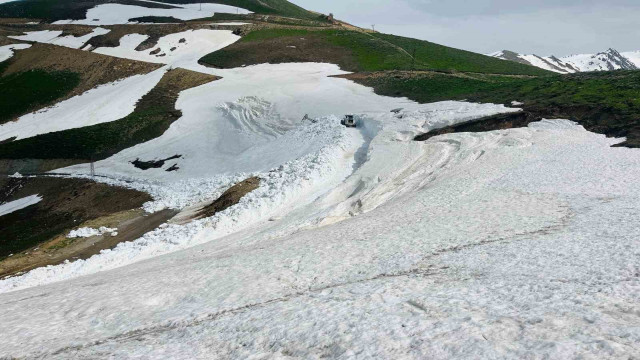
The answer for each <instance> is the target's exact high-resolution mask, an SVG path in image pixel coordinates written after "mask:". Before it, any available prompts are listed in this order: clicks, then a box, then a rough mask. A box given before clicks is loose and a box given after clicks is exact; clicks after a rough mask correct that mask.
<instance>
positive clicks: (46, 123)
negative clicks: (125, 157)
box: [0, 68, 167, 140]
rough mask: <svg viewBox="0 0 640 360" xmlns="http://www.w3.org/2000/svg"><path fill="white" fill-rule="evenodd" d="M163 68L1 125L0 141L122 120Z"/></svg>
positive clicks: (102, 86) (132, 109) (105, 86)
mask: <svg viewBox="0 0 640 360" xmlns="http://www.w3.org/2000/svg"><path fill="white" fill-rule="evenodd" d="M166 71H167V69H166V68H162V69H158V70H155V71H153V72H150V73H148V74H144V75H134V76H131V77H129V78H126V79H122V80H118V81H115V82H112V83H108V84H104V85H100V86H98V87H96V88H94V89H91V90H89V91H86V92H85V93H83V94H80V95H77V96H74V97H72V98H70V99H67V100H64V101H62V102H60V103H58V104H56V105H53V106H51V107H48V108H44V109H42V110H38V111H36V112H33V113H30V114H27V115H24V116H22V117H20V118H19V119H18V120H17V121H13V122H8V123H5V124H2V125H0V140H5V139H9V138H12V137H14V136H15V137H16V138H17V139H24V138H28V137H32V136H36V135H40V134H46V133H50V132H55V131H62V130H68V129H75V128H80V127H85V126H91V125H96V124H101V123H105V122H111V121H115V120H118V119H121V118H123V117H125V116H127V115H129V114H131V113H132V112H133V111H134V110H135V106H136V103H137V102H138V100H140V98H142V97H143V96H144V95H146V94H147V93H148V92H149V91H151V90H152V89H153V88H154V87H155V86H156V85H157V84H158V82H159V81H160V79H162V76H163V75H164V73H165V72H166Z"/></svg>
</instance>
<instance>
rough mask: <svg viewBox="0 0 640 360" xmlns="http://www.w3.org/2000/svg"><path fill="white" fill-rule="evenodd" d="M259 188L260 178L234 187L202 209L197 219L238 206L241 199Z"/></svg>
mask: <svg viewBox="0 0 640 360" xmlns="http://www.w3.org/2000/svg"><path fill="white" fill-rule="evenodd" d="M258 187H260V178H258V177H251V178H248V179H246V180H244V181H242V182H239V183H237V184H235V185H233V186H232V187H230V188H229V189H228V190H227V191H225V192H224V193H223V194H222V195H221V196H220V197H219V198H218V199H217V200H215V201H214V202H213V203H211V204H209V205H207V206H205V207H204V208H202V210H200V211H199V212H198V214H197V218H205V217H210V216H213V215H215V214H216V213H218V212H220V211H224V210H226V209H228V208H230V207H232V206H233V205H236V204H237V203H238V202H240V199H242V198H243V197H244V196H245V195H247V194H248V193H250V192H252V191H254V190H255V189H257V188H258Z"/></svg>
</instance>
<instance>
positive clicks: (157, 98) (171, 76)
mask: <svg viewBox="0 0 640 360" xmlns="http://www.w3.org/2000/svg"><path fill="white" fill-rule="evenodd" d="M212 80H215V77H213V76H209V75H204V74H201V73H196V72H192V71H188V70H183V69H174V70H171V71H169V72H167V74H165V76H164V77H163V78H162V80H161V81H160V83H159V84H158V85H157V86H156V87H155V88H154V89H153V90H151V91H150V92H149V93H148V94H147V95H145V96H144V97H142V99H140V101H139V102H138V104H137V106H136V109H135V111H134V112H133V113H132V114H130V115H129V116H127V117H125V118H123V119H120V120H117V121H113V122H108V123H103V124H98V125H93V126H87V127H83V128H78V129H70V130H65V131H58V132H53V133H48V134H42V135H38V136H34V137H31V138H27V139H21V140H18V141H13V142H8V143H4V144H0V159H79V160H81V161H82V160H84V161H87V160H90V159H93V160H100V159H105V158H107V157H109V156H111V155H113V154H115V153H117V152H119V151H121V150H124V149H126V148H129V147H132V146H134V145H136V144H139V143H142V142H146V141H149V140H152V139H154V138H156V137H159V136H160V135H162V134H163V133H164V132H165V131H166V130H167V129H168V128H169V126H170V125H171V123H173V122H174V121H175V120H177V119H179V118H180V116H182V113H181V112H180V111H179V110H176V109H175V107H174V104H175V101H176V100H177V98H178V95H179V93H180V92H181V91H182V90H186V89H189V88H192V87H195V86H199V85H202V84H205V83H207V82H210V81H212Z"/></svg>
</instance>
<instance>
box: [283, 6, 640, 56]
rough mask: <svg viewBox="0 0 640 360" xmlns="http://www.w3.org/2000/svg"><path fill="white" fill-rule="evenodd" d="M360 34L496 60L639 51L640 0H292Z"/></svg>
mask: <svg viewBox="0 0 640 360" xmlns="http://www.w3.org/2000/svg"><path fill="white" fill-rule="evenodd" d="M292 2H294V3H296V4H298V5H300V6H302V7H304V8H306V9H309V10H314V11H319V12H323V13H329V12H333V13H334V14H335V16H336V17H337V18H338V19H341V20H344V21H347V22H350V23H352V24H354V25H358V26H362V27H370V26H371V24H376V30H378V31H382V32H386V33H392V34H397V35H404V36H411V37H415V38H419V39H425V40H429V41H433V42H437V43H441V44H444V45H449V46H453V47H457V48H462V49H466V50H471V51H475V52H480V53H490V52H494V51H498V50H512V51H516V52H520V53H527V54H529V53H536V54H538V55H557V56H565V55H570V54H578V53H594V52H598V51H603V50H606V49H608V48H610V47H612V48H615V49H617V50H619V51H631V50H640V0H599V1H595V0H292Z"/></svg>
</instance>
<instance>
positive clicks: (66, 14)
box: [0, 0, 320, 21]
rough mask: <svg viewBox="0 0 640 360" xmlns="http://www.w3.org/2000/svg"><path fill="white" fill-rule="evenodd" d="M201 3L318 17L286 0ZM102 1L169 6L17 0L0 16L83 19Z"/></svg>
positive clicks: (86, 0) (187, 0) (96, 0)
mask: <svg viewBox="0 0 640 360" xmlns="http://www.w3.org/2000/svg"><path fill="white" fill-rule="evenodd" d="M164 2H166V3H173V4H187V3H194V2H197V1H194V0H167V1H164ZM202 2H205V3H217V4H225V5H231V6H237V7H241V8H244V9H247V10H249V11H252V12H254V13H257V14H265V15H281V16H287V17H294V18H301V19H315V20H317V19H319V18H320V16H319V15H318V14H315V13H312V12H310V11H307V10H305V9H303V8H301V7H299V6H297V5H294V4H292V3H290V2H288V1H286V0H205V1H202ZM106 3H119V4H127V5H139V6H144V7H148V8H171V7H172V6H171V5H163V4H158V3H153V2H142V1H136V0H21V1H14V2H8V3H4V4H0V18H31V19H44V20H47V21H56V20H66V19H74V20H78V19H84V18H85V16H86V13H87V10H89V9H91V8H93V7H94V6H97V5H100V4H106Z"/></svg>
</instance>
